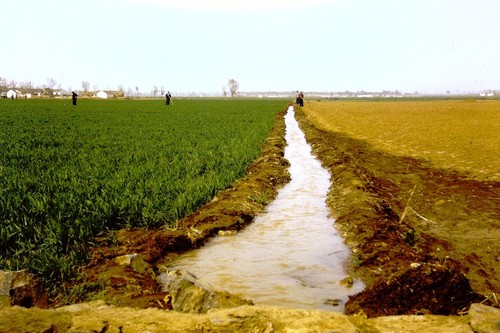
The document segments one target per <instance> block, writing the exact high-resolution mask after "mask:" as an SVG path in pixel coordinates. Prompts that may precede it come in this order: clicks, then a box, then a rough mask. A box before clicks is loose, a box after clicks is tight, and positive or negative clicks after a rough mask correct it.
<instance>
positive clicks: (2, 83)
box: [0, 76, 7, 87]
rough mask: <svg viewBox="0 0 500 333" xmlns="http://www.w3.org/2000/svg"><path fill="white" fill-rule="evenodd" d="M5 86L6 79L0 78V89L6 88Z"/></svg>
mask: <svg viewBox="0 0 500 333" xmlns="http://www.w3.org/2000/svg"><path fill="white" fill-rule="evenodd" d="M6 86H7V79H6V78H4V77H1V76H0V87H6Z"/></svg>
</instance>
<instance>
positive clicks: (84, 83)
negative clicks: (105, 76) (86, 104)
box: [82, 81, 90, 93]
mask: <svg viewBox="0 0 500 333" xmlns="http://www.w3.org/2000/svg"><path fill="white" fill-rule="evenodd" d="M89 87H90V83H89V81H82V90H83V92H85V93H88V92H89Z"/></svg>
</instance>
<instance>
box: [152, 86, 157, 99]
mask: <svg viewBox="0 0 500 333" xmlns="http://www.w3.org/2000/svg"><path fill="white" fill-rule="evenodd" d="M156 94H158V86H154V87H153V96H154V97H156Z"/></svg>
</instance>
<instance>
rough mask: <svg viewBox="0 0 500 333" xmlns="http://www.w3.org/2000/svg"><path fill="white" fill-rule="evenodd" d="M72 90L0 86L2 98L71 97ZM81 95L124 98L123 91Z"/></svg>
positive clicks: (84, 94)
mask: <svg viewBox="0 0 500 333" xmlns="http://www.w3.org/2000/svg"><path fill="white" fill-rule="evenodd" d="M71 93H72V92H71V91H67V90H63V89H53V88H9V87H5V86H3V87H1V86H0V98H9V99H22V98H24V99H28V98H71ZM78 94H79V95H81V97H94V98H103V99H107V98H123V97H125V93H124V92H123V91H111V90H98V91H88V92H85V93H80V92H79V93H78Z"/></svg>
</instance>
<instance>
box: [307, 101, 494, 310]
mask: <svg viewBox="0 0 500 333" xmlns="http://www.w3.org/2000/svg"><path fill="white" fill-rule="evenodd" d="M303 111H305V112H306V113H307V114H305V113H304V112H303ZM297 117H298V119H299V123H300V124H301V127H302V129H303V130H304V131H305V133H306V137H307V138H308V141H309V142H310V144H311V145H312V146H313V150H314V152H315V154H316V155H317V156H319V158H320V160H321V161H322V163H323V165H324V166H325V167H326V168H328V169H329V170H330V172H331V174H332V187H331V189H330V192H329V199H328V205H329V206H330V208H331V210H332V213H333V215H334V217H335V218H336V219H337V221H336V227H337V228H338V229H339V231H340V232H341V234H342V236H343V237H344V239H345V241H346V243H347V244H348V246H349V247H350V248H351V249H352V251H353V252H354V255H353V259H352V262H351V263H350V271H351V273H352V274H353V275H355V276H358V277H360V278H361V279H362V280H363V281H364V282H365V284H366V285H367V288H366V290H365V291H364V292H362V293H360V294H358V295H356V296H354V297H352V298H351V299H350V301H349V302H348V304H347V306H346V312H347V313H358V312H360V311H361V312H365V313H366V314H367V315H368V316H370V317H373V316H381V315H395V314H419V313H434V314H446V315H447V314H459V313H461V312H462V311H463V310H464V309H466V308H468V307H469V305H470V304H471V302H475V301H484V300H485V299H488V298H489V299H490V300H492V301H493V302H494V303H496V302H495V299H494V295H493V293H498V292H500V279H499V276H500V253H499V248H498V246H497V245H496V242H497V240H498V239H499V236H500V235H499V230H500V229H499V221H500V209H499V203H498V201H499V198H500V183H498V182H487V181H475V180H471V179H468V178H466V177H465V175H461V174H459V173H458V172H450V171H443V170H437V169H433V168H432V167H430V166H429V163H425V161H419V160H416V159H413V158H407V157H396V156H392V155H389V154H387V153H383V152H381V151H378V150H377V149H375V148H374V147H372V146H370V145H369V144H367V143H366V142H365V141H361V140H356V139H353V138H350V137H347V136H345V135H343V134H342V133H335V132H330V131H320V130H318V129H317V128H316V127H314V126H313V124H312V123H313V122H314V119H315V117H314V110H310V109H307V108H305V109H303V110H302V109H299V110H297ZM322 127H323V128H324V127H325V124H322ZM426 216H432V217H433V219H429V218H426ZM486 302H487V303H490V302H489V301H486ZM497 305H498V304H497Z"/></svg>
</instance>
